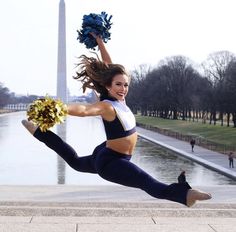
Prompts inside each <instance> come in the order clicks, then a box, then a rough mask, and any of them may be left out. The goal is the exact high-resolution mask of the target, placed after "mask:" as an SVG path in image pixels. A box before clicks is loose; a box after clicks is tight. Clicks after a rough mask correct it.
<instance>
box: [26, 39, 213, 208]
mask: <svg viewBox="0 0 236 232" xmlns="http://www.w3.org/2000/svg"><path fill="white" fill-rule="evenodd" d="M93 36H94V38H95V39H96V42H97V45H98V48H99V51H100V53H101V58H102V59H101V60H100V59H99V58H98V56H97V57H95V58H94V57H87V56H85V55H82V56H81V57H80V61H79V64H78V71H77V72H76V76H75V77H74V78H75V79H77V80H79V81H81V83H82V85H83V90H84V91H85V90H86V89H87V88H90V89H93V90H95V91H96V92H97V93H98V94H99V97H100V101H99V102H97V103H95V104H91V105H89V104H88V105H82V104H69V105H68V107H67V109H68V114H70V115H73V116H79V117H86V116H101V119H102V121H103V124H104V128H105V133H106V137H107V139H106V141H104V142H103V143H102V144H100V145H98V146H97V147H96V148H95V149H94V151H93V153H92V154H91V155H89V156H82V157H79V156H78V155H77V153H76V151H75V150H74V149H73V148H72V147H71V146H70V145H68V144H67V143H66V142H65V141H63V140H62V139H61V138H60V137H59V136H57V135H56V134H55V133H53V132H52V131H50V130H48V131H46V132H42V131H41V130H40V128H38V127H37V126H35V125H34V124H33V123H32V122H29V121H26V120H23V121H22V123H23V125H24V126H25V127H26V129H28V130H29V132H30V133H31V134H33V136H34V137H35V138H36V139H38V140H39V141H41V142H43V143H44V144H45V145H46V146H48V147H49V148H50V149H52V150H54V151H55V152H56V153H57V154H58V155H59V156H61V157H62V158H63V159H64V160H65V161H66V162H67V164H68V165H70V166H71V168H73V169H75V170H77V171H80V172H88V173H96V174H98V175H100V176H101V177H102V178H104V179H105V180H108V181H111V182H114V183H117V184H121V185H124V186H129V187H134V188H139V189H141V190H143V191H145V192H146V193H148V194H149V195H150V196H152V197H154V198H159V199H166V200H170V201H174V202H178V203H181V204H184V205H186V206H189V207H190V206H192V205H193V204H194V203H195V202H196V201H197V200H207V199H210V198H211V195H210V194H208V193H205V192H201V191H199V190H193V189H191V187H190V186H189V185H186V184H185V183H173V184H165V183H161V182H159V181H158V180H156V179H155V178H153V177H152V176H150V175H149V174H148V173H147V172H145V171H144V170H142V169H141V168H139V167H138V166H137V165H135V164H133V163H132V162H131V157H132V154H133V151H134V149H135V145H136V142H137V133H136V122H135V117H134V115H133V113H132V112H131V110H130V109H129V107H128V106H127V105H126V103H125V97H126V95H127V94H128V90H129V83H130V77H129V75H128V73H127V72H126V70H125V68H124V67H123V66H122V65H120V64H113V63H112V60H111V57H110V55H109V53H108V51H107V49H106V47H105V45H104V43H103V40H102V39H101V37H100V36H96V35H95V34H93ZM81 133H82V132H81Z"/></svg>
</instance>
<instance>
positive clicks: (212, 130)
mask: <svg viewBox="0 0 236 232" xmlns="http://www.w3.org/2000/svg"><path fill="white" fill-rule="evenodd" d="M136 120H137V122H138V123H142V124H146V125H151V126H155V127H158V128H162V129H168V130H170V131H174V132H179V133H181V134H183V135H190V136H191V135H193V136H195V137H201V138H203V139H206V140H208V141H212V142H215V143H217V144H222V145H229V146H236V128H233V127H232V126H231V127H227V126H226V125H225V126H220V125H209V123H206V124H203V123H201V122H200V121H199V122H192V121H183V120H171V119H161V118H156V117H147V116H140V115H136Z"/></svg>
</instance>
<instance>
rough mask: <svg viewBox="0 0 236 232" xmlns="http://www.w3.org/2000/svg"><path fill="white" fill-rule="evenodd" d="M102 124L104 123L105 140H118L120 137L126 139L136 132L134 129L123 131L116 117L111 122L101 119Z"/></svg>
mask: <svg viewBox="0 0 236 232" xmlns="http://www.w3.org/2000/svg"><path fill="white" fill-rule="evenodd" d="M103 123H104V127H105V132H106V136H107V139H118V138H122V137H127V136H129V135H131V134H133V133H135V132H136V128H135V127H134V128H132V129H131V130H127V131H125V130H124V128H123V126H122V124H121V122H120V120H119V118H118V117H117V116H116V118H115V119H114V120H113V121H111V122H109V121H106V120H104V119H103Z"/></svg>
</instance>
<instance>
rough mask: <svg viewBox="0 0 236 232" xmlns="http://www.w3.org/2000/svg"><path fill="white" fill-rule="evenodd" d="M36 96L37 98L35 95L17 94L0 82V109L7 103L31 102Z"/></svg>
mask: <svg viewBox="0 0 236 232" xmlns="http://www.w3.org/2000/svg"><path fill="white" fill-rule="evenodd" d="M37 98H39V96H37V95H27V96H19V95H17V94H16V93H14V92H11V91H10V90H9V88H7V87H6V86H4V84H3V83H1V82H0V109H1V108H3V107H4V106H5V105H7V104H18V103H26V104H27V103H31V102H33V101H34V100H36V99H37Z"/></svg>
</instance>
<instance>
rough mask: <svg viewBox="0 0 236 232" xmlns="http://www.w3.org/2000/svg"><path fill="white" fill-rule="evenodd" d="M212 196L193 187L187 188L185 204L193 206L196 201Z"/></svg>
mask: <svg viewBox="0 0 236 232" xmlns="http://www.w3.org/2000/svg"><path fill="white" fill-rule="evenodd" d="M211 198H212V196H211V194H210V193H205V192H201V191H199V190H195V189H189V190H188V193H187V206H188V207H191V206H193V205H194V204H195V203H196V201H204V200H209V199H211Z"/></svg>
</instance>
